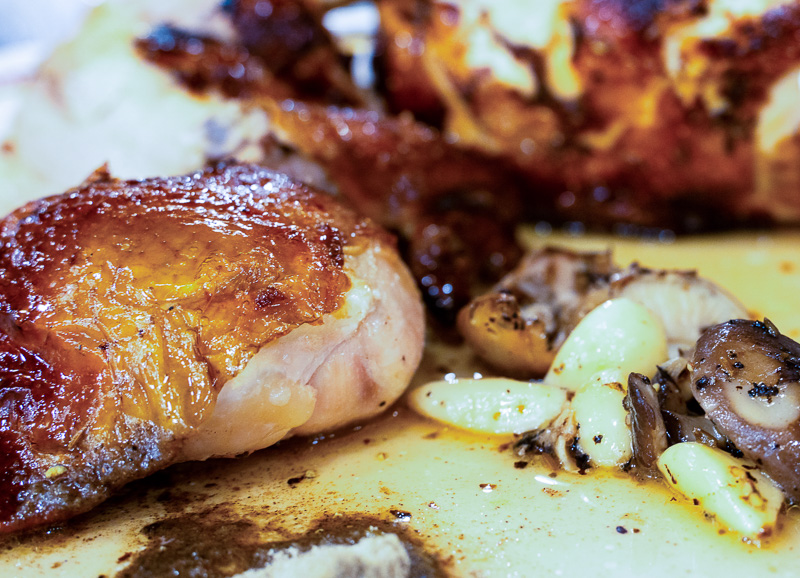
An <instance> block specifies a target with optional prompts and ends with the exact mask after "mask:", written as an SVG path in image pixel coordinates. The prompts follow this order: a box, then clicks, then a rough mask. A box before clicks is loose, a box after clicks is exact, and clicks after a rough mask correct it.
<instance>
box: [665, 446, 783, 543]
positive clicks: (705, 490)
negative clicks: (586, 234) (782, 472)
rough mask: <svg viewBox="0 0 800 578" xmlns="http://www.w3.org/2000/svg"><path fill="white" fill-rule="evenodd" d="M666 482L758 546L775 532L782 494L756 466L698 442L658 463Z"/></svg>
mask: <svg viewBox="0 0 800 578" xmlns="http://www.w3.org/2000/svg"><path fill="white" fill-rule="evenodd" d="M658 469H659V470H661V473H662V474H664V477H665V478H666V480H667V482H668V483H669V484H670V485H671V486H672V487H673V488H675V489H676V490H677V491H679V492H680V493H681V494H683V495H684V496H686V497H687V498H690V499H694V500H697V501H698V502H699V503H700V505H701V506H702V508H703V509H704V510H705V511H706V512H707V513H708V514H711V515H713V516H714V517H716V519H717V520H718V521H719V522H720V523H721V524H722V525H724V526H726V527H727V528H728V529H730V530H732V531H735V532H737V533H739V534H741V535H742V536H744V537H746V538H748V539H750V540H752V541H754V542H758V541H759V540H760V539H761V538H763V537H765V536H768V535H770V534H771V533H772V532H773V530H774V529H775V524H776V523H777V519H778V513H779V512H780V509H781V506H782V505H783V499H784V497H783V492H781V490H780V489H779V488H778V486H777V485H775V483H774V482H772V480H770V479H768V478H766V477H765V476H763V475H762V474H761V472H759V471H758V470H757V469H756V467H755V466H754V465H750V464H749V463H748V462H746V461H744V460H740V459H737V458H734V457H733V456H731V455H730V454H727V453H725V452H723V451H722V450H719V449H717V448H712V447H709V446H706V445H703V444H700V443H697V442H686V443H680V444H675V445H674V446H671V447H669V448H667V450H666V451H665V452H664V453H663V454H661V457H660V458H659V460H658Z"/></svg>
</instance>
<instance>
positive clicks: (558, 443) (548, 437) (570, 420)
mask: <svg viewBox="0 0 800 578" xmlns="http://www.w3.org/2000/svg"><path fill="white" fill-rule="evenodd" d="M578 432H579V426H578V424H577V422H576V421H575V413H574V411H573V410H572V408H571V407H567V408H565V409H564V410H563V411H562V412H561V413H560V414H559V416H558V417H556V419H554V420H553V421H552V422H551V423H550V425H549V426H548V427H546V428H544V429H539V430H535V431H531V432H528V433H526V434H525V435H523V436H522V437H521V438H520V439H519V441H518V442H517V443H516V445H515V449H516V452H517V455H519V456H527V455H545V456H552V457H553V458H555V459H556V460H558V464H559V465H560V466H561V468H562V469H564V470H565V471H567V472H583V471H584V470H586V469H588V468H589V466H590V460H589V456H588V455H586V454H585V453H584V452H583V450H582V449H581V447H580V443H579V442H580V439H581V438H580V436H579V435H578Z"/></svg>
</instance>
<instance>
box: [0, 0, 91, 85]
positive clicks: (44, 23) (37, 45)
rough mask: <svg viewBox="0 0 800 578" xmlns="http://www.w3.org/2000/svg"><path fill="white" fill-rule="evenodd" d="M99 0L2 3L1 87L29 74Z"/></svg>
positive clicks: (13, 1)
mask: <svg viewBox="0 0 800 578" xmlns="http://www.w3.org/2000/svg"><path fill="white" fill-rule="evenodd" d="M99 2H100V0H2V2H0V83H3V82H9V81H13V80H17V79H19V78H22V77H24V76H25V75H27V74H29V73H30V72H31V71H32V70H33V69H34V68H35V66H36V65H37V64H38V63H39V62H41V60H42V59H43V58H44V57H45V55H47V54H48V52H49V51H50V50H51V49H52V47H53V46H54V45H55V44H57V43H58V42H60V41H62V40H64V39H65V38H67V37H69V36H70V35H71V34H74V33H75V31H76V30H77V29H78V26H79V25H80V23H81V21H82V19H83V17H84V15H85V14H86V12H87V11H88V10H89V9H90V8H91V7H92V6H95V5H96V4H98V3H99Z"/></svg>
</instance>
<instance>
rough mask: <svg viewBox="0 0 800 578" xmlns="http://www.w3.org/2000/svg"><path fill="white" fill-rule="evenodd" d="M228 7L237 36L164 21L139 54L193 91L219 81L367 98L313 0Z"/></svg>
mask: <svg viewBox="0 0 800 578" xmlns="http://www.w3.org/2000/svg"><path fill="white" fill-rule="evenodd" d="M225 9H226V11H227V13H228V15H229V17H230V19H231V24H232V25H233V27H234V29H235V30H236V31H237V33H238V37H239V41H238V42H236V43H228V42H222V41H220V40H218V39H215V38H211V37H208V36H205V35H198V34H193V33H190V32H187V31H184V30H180V29H177V28H174V27H172V26H168V25H165V26H161V27H158V28H156V29H155V30H153V31H152V32H151V33H150V34H148V35H147V36H145V37H143V38H141V39H139V40H138V41H137V49H138V51H139V54H141V55H142V57H144V58H145V59H147V60H149V61H151V62H154V63H155V64H157V65H158V66H160V67H162V68H164V69H167V70H169V71H170V72H171V73H172V74H174V75H175V76H176V77H177V78H178V79H179V80H180V81H181V82H182V83H183V84H185V85H186V86H188V87H189V88H190V89H192V90H194V91H204V90H207V89H209V88H215V89H218V90H220V91H221V92H222V93H223V94H225V95H227V96H230V97H237V98H248V97H253V96H258V95H260V96H268V97H270V98H302V99H304V100H309V101H312V102H317V101H321V102H327V103H335V104H339V105H362V104H363V103H364V96H363V94H362V93H361V91H360V90H359V89H358V88H357V87H356V86H355V84H354V83H353V81H352V79H351V78H350V75H349V73H348V71H347V66H346V64H347V63H346V61H345V58H344V57H343V56H342V55H341V54H340V53H339V51H338V50H337V48H336V46H335V44H334V40H333V38H332V37H331V35H330V34H329V33H328V31H327V30H326V29H325V28H324V27H323V26H322V15H321V13H320V12H319V10H318V7H317V6H315V5H314V4H313V3H306V2H303V1H302V0H273V1H272V2H269V3H267V4H265V3H263V2H261V1H260V0H234V1H232V2H227V3H226V4H225Z"/></svg>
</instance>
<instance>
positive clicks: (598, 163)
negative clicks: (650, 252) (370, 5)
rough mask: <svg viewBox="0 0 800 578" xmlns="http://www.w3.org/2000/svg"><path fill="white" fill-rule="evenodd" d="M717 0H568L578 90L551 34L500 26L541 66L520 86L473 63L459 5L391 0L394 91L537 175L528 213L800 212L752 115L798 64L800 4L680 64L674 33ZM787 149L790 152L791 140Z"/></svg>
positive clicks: (385, 10)
mask: <svg viewBox="0 0 800 578" xmlns="http://www.w3.org/2000/svg"><path fill="white" fill-rule="evenodd" d="M714 1H715V0H664V1H661V2H651V1H637V2H633V1H624V0H576V1H575V2H569V3H565V4H562V5H561V7H560V10H561V11H562V12H563V13H564V19H565V20H568V22H569V27H570V31H569V32H568V35H569V36H570V37H571V39H572V44H573V46H572V48H571V54H570V57H569V66H572V67H574V71H575V75H576V77H577V82H578V83H579V87H580V88H579V90H578V91H577V94H575V95H569V96H559V95H558V94H557V91H556V90H555V88H554V86H553V83H552V82H551V77H550V74H551V73H552V72H553V71H552V70H549V69H548V66H556V67H558V66H561V67H562V68H563V67H566V66H567V63H566V62H564V63H561V62H560V61H559V63H557V64H555V65H554V64H553V63H552V62H548V60H547V59H548V57H549V54H548V51H550V50H551V48H550V47H546V48H541V49H535V48H531V47H527V46H518V45H517V44H516V43H515V42H516V41H515V39H514V38H506V37H504V36H503V32H502V31H501V30H499V29H498V30H495V29H492V30H493V31H494V32H493V33H494V34H495V37H496V39H497V42H498V43H499V44H501V45H503V47H504V48H503V50H507V51H508V54H509V55H513V58H515V59H516V60H517V62H519V63H521V64H522V65H524V66H526V67H528V68H529V69H530V70H532V71H533V76H534V81H535V87H534V89H533V93H532V94H530V95H528V94H523V93H521V92H519V91H517V90H515V89H513V88H511V87H510V86H508V85H507V84H504V83H503V82H500V81H497V80H495V79H494V78H493V77H492V74H490V73H489V71H488V69H485V68H480V66H479V65H474V66H472V65H470V64H469V63H468V59H467V57H466V56H465V55H466V54H468V53H469V52H470V50H471V48H470V46H469V38H470V37H469V34H470V32H468V31H465V30H463V29H462V28H460V27H461V25H462V22H463V21H464V13H466V12H467V10H463V12H464V13H462V9H461V8H460V7H459V6H460V4H459V3H450V2H441V1H435V0H381V1H380V2H378V5H379V8H380V10H381V26H382V35H383V37H384V39H383V42H382V43H381V46H382V53H381V57H380V63H381V72H380V73H381V75H382V77H383V79H384V81H383V90H384V91H385V93H386V97H387V99H388V101H389V105H390V108H391V109H392V110H394V111H396V112H399V111H403V110H406V111H411V112H413V113H414V114H415V115H416V116H417V117H418V118H421V119H425V120H428V121H438V122H439V123H440V124H439V125H438V126H442V127H444V128H445V129H446V130H448V131H450V132H452V133H454V134H456V135H458V136H459V137H460V139H461V142H462V143H463V142H468V143H471V144H475V145H478V146H479V147H481V148H483V149H485V150H487V151H490V152H491V153H493V154H495V155H499V156H502V157H503V158H505V159H506V160H511V161H512V162H513V164H515V165H516V169H517V170H519V171H520V172H521V176H522V178H523V179H524V180H526V181H528V182H529V183H531V184H532V185H534V186H533V187H532V194H531V197H530V199H531V201H534V200H535V201H536V202H535V203H534V202H531V203H530V207H531V208H532V214H530V215H527V216H528V217H533V218H537V219H538V218H542V216H544V217H545V218H547V217H548V216H551V215H552V216H555V217H556V218H557V219H558V220H579V221H582V222H584V223H587V224H591V225H595V226H598V225H599V226H606V227H607V226H609V225H615V224H626V225H631V224H633V225H639V226H645V227H659V228H674V229H677V230H693V229H698V228H706V229H707V228H713V227H719V226H723V227H730V226H731V225H732V224H736V223H740V224H741V223H744V222H748V223H750V224H752V223H754V222H762V221H763V220H764V219H766V218H775V219H777V220H783V221H792V222H797V221H798V220H799V219H800V205H799V204H798V203H797V201H796V195H794V196H792V195H791V194H788V193H784V192H782V191H781V189H782V188H785V187H787V186H788V187H790V188H792V191H794V192H796V190H797V188H796V187H797V185H796V178H795V180H794V181H792V180H791V175H794V174H795V173H793V172H792V169H791V168H782V169H779V168H778V167H777V166H775V165H774V164H773V165H770V168H765V167H764V166H762V165H763V162H761V160H760V157H759V154H760V153H759V151H758V150H757V146H756V125H757V116H758V113H759V112H760V111H761V110H762V108H763V107H764V106H765V105H766V104H767V102H768V100H769V91H770V89H771V87H772V86H773V84H774V83H775V82H776V81H777V80H779V79H780V78H782V77H783V76H784V75H787V74H789V73H790V72H791V71H792V70H793V69H794V68H796V67H797V66H798V64H800V34H798V30H800V3H798V2H787V3H786V5H785V6H783V7H780V8H775V9H772V10H769V11H765V12H764V13H763V14H761V15H754V16H748V17H741V18H739V19H737V20H736V21H735V22H734V23H733V25H732V27H731V28H730V30H728V31H726V32H725V33H724V34H721V35H720V36H718V37H713V38H688V39H686V40H685V41H684V42H682V43H681V45H680V47H679V51H680V57H679V58H680V60H681V62H683V63H684V65H683V67H682V68H681V69H680V71H679V72H677V73H675V72H674V71H672V70H670V69H669V68H668V63H667V62H666V59H665V54H666V53H667V52H669V51H670V50H671V49H672V47H671V46H668V38H669V37H670V35H671V34H673V32H674V31H680V30H682V29H688V28H689V27H690V26H692V25H693V24H694V23H695V22H697V21H699V20H700V19H702V18H703V17H704V16H705V14H706V13H707V12H708V11H709V9H710V5H712V4H713V3H714ZM466 4H470V3H466ZM487 4H488V3H487ZM514 6H517V5H514ZM508 9H509V10H513V9H515V8H514V7H512V5H511V4H509V8H508ZM498 10H501V9H500V8H498ZM508 16H509V15H508V14H506V15H505V17H506V20H509V18H508ZM488 19H489V17H488V16H487V20H488ZM511 57H512V56H509V58H511ZM708 95H713V96H712V97H709V96H708ZM706 98H709V102H707V101H706V100H705V99H706ZM795 140H796V139H795ZM786 147H788V148H786ZM786 147H784V148H783V149H781V150H782V151H783V150H788V151H790V152H787V153H784V154H785V155H786V156H787V157H788V158H787V159H785V161H784V162H785V163H788V162H790V161H789V158H792V156H791V155H792V154H794V155H795V156H796V147H795V146H794V145H791V143H790V144H789V145H786ZM793 147H794V148H793ZM791 151H794V153H792V152H791ZM771 162H773V163H775V162H777V161H776V160H774V159H773V161H771ZM791 162H794V160H792V161H791ZM795 164H796V163H795ZM708 167H714V168H713V170H709V169H708ZM776 171H783V173H781V175H783V176H781V175H779V174H777V173H776ZM784 173H785V175H784ZM778 178H783V179H784V181H781V182H773V181H776V179H778ZM765 179H767V180H768V181H769V182H770V184H771V185H772V186H771V187H770V190H768V191H766V192H764V191H762V190H761V189H762V188H763V185H764V181H765ZM565 191H566V192H565Z"/></svg>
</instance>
